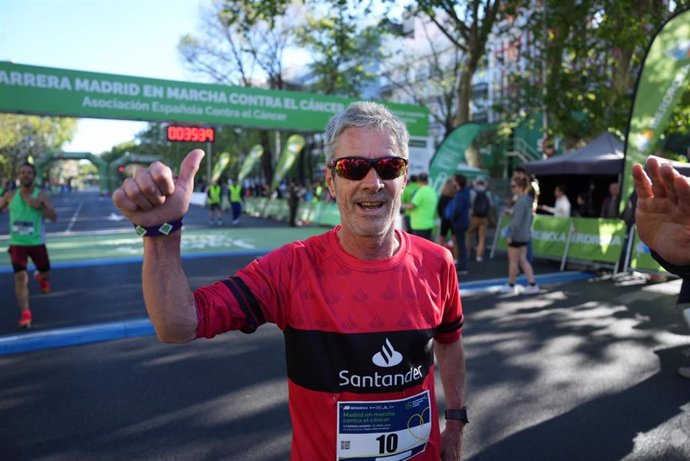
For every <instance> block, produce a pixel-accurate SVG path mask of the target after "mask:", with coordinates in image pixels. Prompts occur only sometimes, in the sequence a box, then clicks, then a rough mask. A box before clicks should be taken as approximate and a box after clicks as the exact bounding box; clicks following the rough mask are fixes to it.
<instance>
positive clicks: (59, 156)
mask: <svg viewBox="0 0 690 461" xmlns="http://www.w3.org/2000/svg"><path fill="white" fill-rule="evenodd" d="M56 160H89V161H90V162H91V163H93V164H94V165H96V167H97V168H98V177H99V187H100V190H101V193H108V191H109V190H110V189H109V188H108V164H107V163H106V162H105V160H103V159H102V158H100V157H97V156H96V155H93V154H92V153H91V152H49V153H48V154H47V155H45V156H43V157H41V158H40V159H39V160H38V161H37V162H36V177H37V178H41V177H43V170H44V168H45V167H46V166H47V165H48V164H50V163H52V162H54V161H56Z"/></svg>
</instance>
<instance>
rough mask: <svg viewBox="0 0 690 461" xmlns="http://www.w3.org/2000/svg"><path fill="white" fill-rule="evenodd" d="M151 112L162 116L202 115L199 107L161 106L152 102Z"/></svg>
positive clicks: (185, 105)
mask: <svg viewBox="0 0 690 461" xmlns="http://www.w3.org/2000/svg"><path fill="white" fill-rule="evenodd" d="M151 107H152V109H153V112H158V113H162V114H166V115H167V114H187V115H204V111H203V109H202V108H201V107H199V106H189V105H187V104H161V103H159V102H157V101H154V102H153V103H152V104H151Z"/></svg>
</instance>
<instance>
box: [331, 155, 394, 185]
mask: <svg viewBox="0 0 690 461" xmlns="http://www.w3.org/2000/svg"><path fill="white" fill-rule="evenodd" d="M328 168H332V169H335V172H336V174H337V175H338V176H340V177H341V178H345V179H352V180H354V181H359V180H361V179H364V177H365V176H366V175H367V173H369V170H370V169H372V168H374V169H375V170H376V173H378V175H379V177H380V178H381V179H383V180H390V179H395V178H398V177H400V176H402V175H403V174H405V171H407V159H406V158H402V157H379V158H364V157H342V158H339V159H336V160H331V161H330V163H329V164H328Z"/></svg>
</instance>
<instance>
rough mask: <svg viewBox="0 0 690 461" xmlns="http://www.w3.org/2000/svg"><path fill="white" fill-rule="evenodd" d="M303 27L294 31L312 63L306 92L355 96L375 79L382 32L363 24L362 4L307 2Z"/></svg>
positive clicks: (364, 5) (365, 10)
mask: <svg viewBox="0 0 690 461" xmlns="http://www.w3.org/2000/svg"><path fill="white" fill-rule="evenodd" d="M311 3H312V8H310V10H311V12H310V13H309V14H308V16H307V24H306V27H303V28H298V29H296V31H295V33H296V35H297V43H298V44H299V45H301V46H303V47H304V48H305V50H306V51H307V52H308V53H309V55H310V56H311V59H312V61H311V62H310V63H309V64H308V66H309V69H310V71H311V77H312V82H311V83H309V84H307V89H309V90H311V91H314V92H318V93H323V94H329V95H341V96H346V97H359V96H361V95H362V92H363V90H364V89H365V87H366V85H367V84H370V83H375V82H376V80H377V71H378V64H379V62H380V61H381V59H382V58H383V52H382V51H381V37H382V30H381V29H380V28H379V27H378V26H377V24H375V23H369V24H368V25H367V24H366V21H364V18H366V17H367V14H368V13H369V12H370V5H369V4H367V3H366V2H361V1H360V2H345V1H330V2H328V1H327V2H311Z"/></svg>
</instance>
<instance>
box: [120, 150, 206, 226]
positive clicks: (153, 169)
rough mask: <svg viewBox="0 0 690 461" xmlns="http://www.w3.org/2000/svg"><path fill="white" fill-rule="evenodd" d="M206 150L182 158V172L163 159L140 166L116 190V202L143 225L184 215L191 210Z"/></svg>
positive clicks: (150, 224)
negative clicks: (132, 175) (142, 167)
mask: <svg viewBox="0 0 690 461" xmlns="http://www.w3.org/2000/svg"><path fill="white" fill-rule="evenodd" d="M203 158H204V151H202V150H201V149H194V150H193V151H191V152H190V153H189V154H187V156H186V157H185V158H184V160H182V164H181V165H180V175H179V177H177V178H176V177H175V176H174V175H173V172H172V170H171V169H170V168H169V167H168V166H167V165H164V164H163V163H161V162H154V163H152V164H151V165H150V166H149V167H148V168H145V169H139V170H137V172H136V173H135V175H134V177H133V178H127V179H125V181H124V182H123V183H122V186H120V187H119V188H117V189H116V190H115V192H113V196H112V198H113V203H114V204H115V206H116V207H117V208H118V209H119V210H120V211H121V212H122V214H123V215H124V216H125V217H126V218H127V219H129V220H130V221H132V222H133V223H134V224H137V225H140V226H145V227H148V226H155V225H158V224H162V223H164V222H171V221H175V220H177V219H180V218H182V216H184V215H185V213H187V210H188V209H189V202H190V200H191V197H192V192H193V191H194V175H196V172H197V171H198V170H199V164H200V163H201V159H203Z"/></svg>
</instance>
